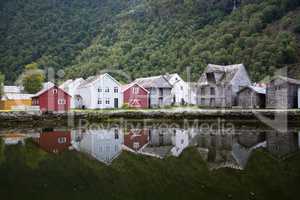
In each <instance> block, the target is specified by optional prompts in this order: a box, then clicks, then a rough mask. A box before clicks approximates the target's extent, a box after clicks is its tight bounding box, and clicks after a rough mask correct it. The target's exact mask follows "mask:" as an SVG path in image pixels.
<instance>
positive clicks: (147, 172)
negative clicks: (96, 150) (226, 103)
mask: <svg viewBox="0 0 300 200" xmlns="http://www.w3.org/2000/svg"><path fill="white" fill-rule="evenodd" d="M4 154H5V160H4V162H3V163H2V164H1V165H0V177H1V179H0V194H1V197H2V198H3V199H30V200H32V199H51V200H52V199H83V198H85V199H130V200H132V199H138V200H140V199H149V200H150V199H151V200H153V199H173V200H174V199H237V200H241V199H272V200H274V199H278V200H283V199H298V196H299V194H300V192H299V189H298V186H299V184H300V179H299V176H300V154H298V155H295V156H294V157H292V158H290V159H288V160H286V161H285V162H279V161H276V160H273V159H272V158H271V157H270V156H269V155H268V154H267V153H265V152H264V151H261V150H260V151H257V152H255V153H254V154H253V156H252V157H251V159H250V162H249V164H248V166H247V168H246V170H245V171H237V170H232V169H221V170H217V171H209V170H208V168H207V166H206V163H205V162H204V161H203V160H202V158H201V157H200V155H199V153H198V152H197V150H196V149H193V148H192V149H187V150H186V151H185V152H184V153H183V154H182V156H180V158H173V157H170V158H167V159H165V160H160V159H155V158H150V157H143V156H137V155H133V154H130V153H126V152H123V153H122V155H121V156H120V157H119V158H118V159H116V160H115V161H114V162H113V164H112V165H111V166H106V165H103V164H101V163H99V162H97V161H95V160H91V159H89V158H88V157H86V156H85V155H83V154H80V153H77V152H73V151H71V152H65V153H63V154H60V155H53V154H48V153H45V152H43V151H41V150H40V149H38V148H37V147H36V146H35V145H34V144H33V143H31V142H29V143H27V145H26V146H22V145H19V146H8V147H6V148H5V151H4Z"/></svg>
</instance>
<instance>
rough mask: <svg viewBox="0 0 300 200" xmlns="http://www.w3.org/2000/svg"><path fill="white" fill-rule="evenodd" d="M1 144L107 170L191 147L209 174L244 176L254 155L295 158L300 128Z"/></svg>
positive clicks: (53, 135) (129, 133)
mask: <svg viewBox="0 0 300 200" xmlns="http://www.w3.org/2000/svg"><path fill="white" fill-rule="evenodd" d="M0 138H2V141H3V143H4V146H5V147H6V146H14V145H20V144H23V145H25V141H26V140H28V139H31V140H32V141H33V142H34V143H35V144H36V145H37V146H38V147H39V148H40V149H42V150H44V151H45V152H48V153H51V154H58V155H59V154H60V153H62V152H65V151H76V152H81V153H84V154H85V155H86V156H87V157H89V158H91V159H95V160H97V161H99V162H101V163H104V164H106V165H111V164H112V163H113V161H114V160H115V159H116V158H118V157H119V156H120V155H121V154H122V152H124V151H126V152H130V153H133V154H135V155H143V156H147V157H153V158H157V159H165V158H167V157H179V156H180V155H181V154H182V153H183V152H184V150H185V149H187V148H189V147H193V148H196V149H197V151H198V153H199V155H200V156H201V158H202V159H203V160H204V161H205V162H206V163H207V165H208V167H209V168H210V169H219V168H233V169H239V170H243V169H244V168H245V167H246V165H247V162H248V160H249V158H250V156H251V155H252V153H253V152H254V151H255V150H257V149H263V150H264V151H266V152H267V153H268V154H269V155H270V156H272V157H274V158H275V159H280V160H284V159H285V158H287V157H289V156H290V155H293V154H295V153H296V152H298V151H299V147H300V128H299V127H296V126H290V127H288V130H287V131H286V132H280V131H276V130H274V129H272V128H269V127H266V126H263V125H262V124H254V125H253V124H247V123H245V124H238V125H236V124H232V123H231V124H220V123H208V124H205V123H202V124H201V123H200V125H199V124H193V123H190V124H189V125H188V126H187V125H177V124H170V123H169V124H162V123H155V124H154V123H153V124H151V123H148V124H147V125H145V124H140V123H135V124H134V123H133V124H125V125H124V124H122V125H120V124H93V125H89V126H83V127H76V128H65V127H59V128H56V127H49V128H34V129H32V128H31V129H17V128H16V129H9V130H7V129H4V130H3V129H2V130H0Z"/></svg>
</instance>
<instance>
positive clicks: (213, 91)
mask: <svg viewBox="0 0 300 200" xmlns="http://www.w3.org/2000/svg"><path fill="white" fill-rule="evenodd" d="M210 94H211V95H215V94H216V90H215V88H213V87H212V88H210Z"/></svg>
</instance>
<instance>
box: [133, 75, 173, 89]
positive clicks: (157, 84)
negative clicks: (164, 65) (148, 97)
mask: <svg viewBox="0 0 300 200" xmlns="http://www.w3.org/2000/svg"><path fill="white" fill-rule="evenodd" d="M134 83H137V84H139V85H140V86H142V87H144V88H170V89H171V88H172V85H171V84H170V83H169V81H168V80H167V79H166V78H165V77H164V76H152V77H147V78H138V79H136V80H135V81H134Z"/></svg>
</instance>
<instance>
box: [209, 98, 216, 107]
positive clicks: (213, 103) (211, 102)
mask: <svg viewBox="0 0 300 200" xmlns="http://www.w3.org/2000/svg"><path fill="white" fill-rule="evenodd" d="M215 104H216V99H215V98H211V99H210V105H211V106H215Z"/></svg>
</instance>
